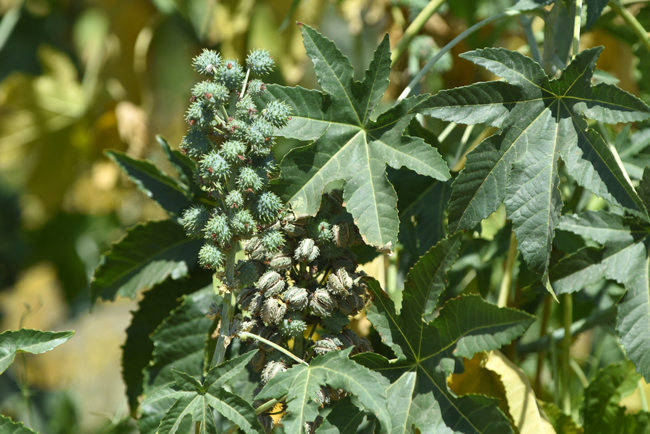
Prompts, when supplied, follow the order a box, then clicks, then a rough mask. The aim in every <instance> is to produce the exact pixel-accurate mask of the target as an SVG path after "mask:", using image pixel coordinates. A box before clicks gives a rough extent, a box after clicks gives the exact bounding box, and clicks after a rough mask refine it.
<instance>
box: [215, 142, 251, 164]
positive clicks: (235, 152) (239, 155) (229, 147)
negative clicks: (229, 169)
mask: <svg viewBox="0 0 650 434" xmlns="http://www.w3.org/2000/svg"><path fill="white" fill-rule="evenodd" d="M221 154H222V155H223V158H225V159H226V161H228V162H229V163H241V162H242V160H243V159H244V156H245V155H246V145H245V144H244V143H242V142H240V141H239V140H228V141H227V142H225V143H224V144H223V145H221Z"/></svg>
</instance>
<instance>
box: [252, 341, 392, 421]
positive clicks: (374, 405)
mask: <svg viewBox="0 0 650 434" xmlns="http://www.w3.org/2000/svg"><path fill="white" fill-rule="evenodd" d="M350 351H352V348H349V349H347V350H343V351H332V352H330V353H327V354H325V355H323V356H318V357H316V358H314V359H313V360H312V361H311V363H310V364H309V366H305V365H303V364H295V365H294V366H292V367H291V368H290V369H287V370H286V371H285V372H281V373H279V374H277V375H276V376H275V377H273V378H272V379H271V380H270V381H269V382H268V383H267V384H266V386H264V389H262V391H261V392H260V393H259V395H257V396H256V398H255V399H270V398H280V397H282V396H284V395H287V399H286V402H287V414H286V415H285V416H284V417H283V418H282V424H283V425H284V429H285V432H286V433H287V434H301V433H304V432H305V431H304V425H305V422H313V421H314V420H315V419H316V417H317V416H318V407H319V404H318V403H317V402H316V401H315V400H316V397H317V394H316V393H317V392H318V390H319V389H320V387H321V386H324V385H329V386H330V387H333V388H334V389H343V390H345V391H346V392H349V393H351V394H353V395H354V397H355V398H354V399H355V402H356V403H357V405H360V406H362V407H363V408H364V410H365V411H368V412H370V413H371V414H373V415H375V417H376V418H377V420H378V421H379V423H380V424H381V430H380V432H382V433H390V432H391V429H392V428H391V418H390V415H389V413H388V402H387V400H386V388H387V387H388V385H389V384H388V381H387V380H386V379H385V378H384V377H382V376H381V375H379V374H377V373H375V372H372V371H370V370H368V369H367V368H365V367H363V366H361V365H358V364H356V363H355V362H353V361H352V360H350V359H349V354H350Z"/></svg>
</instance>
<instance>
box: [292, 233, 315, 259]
mask: <svg viewBox="0 0 650 434" xmlns="http://www.w3.org/2000/svg"><path fill="white" fill-rule="evenodd" d="M319 253H320V250H319V249H318V246H317V245H316V243H315V242H314V240H312V239H311V238H303V239H302V240H301V241H300V244H298V248H296V251H295V253H294V258H296V260H297V261H300V262H312V261H314V260H315V259H316V258H317V257H318V254H319Z"/></svg>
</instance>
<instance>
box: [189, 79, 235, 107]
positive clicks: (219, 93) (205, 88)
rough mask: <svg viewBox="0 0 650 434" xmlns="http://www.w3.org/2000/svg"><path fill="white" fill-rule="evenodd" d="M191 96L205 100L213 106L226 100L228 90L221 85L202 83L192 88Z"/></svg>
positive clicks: (208, 82)
mask: <svg viewBox="0 0 650 434" xmlns="http://www.w3.org/2000/svg"><path fill="white" fill-rule="evenodd" d="M192 96H194V97H195V98H197V99H205V100H207V101H208V102H210V103H211V104H213V105H217V104H222V103H224V102H226V101H227V100H228V96H229V95H228V89H226V87H225V86H224V85H222V84H219V83H213V82H211V81H202V82H200V83H197V84H196V85H195V86H194V87H193V88H192Z"/></svg>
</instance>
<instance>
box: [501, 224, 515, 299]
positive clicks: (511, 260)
mask: <svg viewBox="0 0 650 434" xmlns="http://www.w3.org/2000/svg"><path fill="white" fill-rule="evenodd" d="M515 259H517V238H516V237H515V233H514V232H512V233H511V234H510V246H509V247H508V257H507V258H506V268H505V270H504V273H503V279H501V289H500V290H499V301H498V302H497V305H498V306H499V307H506V306H508V300H509V299H510V287H511V286H512V269H513V268H514V266H515Z"/></svg>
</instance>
